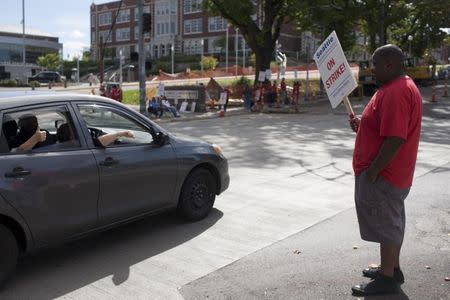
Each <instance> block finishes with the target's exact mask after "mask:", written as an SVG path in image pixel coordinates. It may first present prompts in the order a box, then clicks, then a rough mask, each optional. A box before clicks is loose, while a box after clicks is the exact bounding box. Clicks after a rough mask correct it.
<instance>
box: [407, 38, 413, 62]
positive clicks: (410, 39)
mask: <svg viewBox="0 0 450 300" xmlns="http://www.w3.org/2000/svg"><path fill="white" fill-rule="evenodd" d="M412 40H413V36H412V35H408V42H409V57H412V53H411V42H412Z"/></svg>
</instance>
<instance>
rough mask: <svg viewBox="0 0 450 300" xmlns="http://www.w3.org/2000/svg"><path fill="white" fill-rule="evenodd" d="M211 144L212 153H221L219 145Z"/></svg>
mask: <svg viewBox="0 0 450 300" xmlns="http://www.w3.org/2000/svg"><path fill="white" fill-rule="evenodd" d="M211 146H212V148H213V150H214V153H216V154H217V155H221V154H222V148H220V146H219V145H216V144H212V145H211Z"/></svg>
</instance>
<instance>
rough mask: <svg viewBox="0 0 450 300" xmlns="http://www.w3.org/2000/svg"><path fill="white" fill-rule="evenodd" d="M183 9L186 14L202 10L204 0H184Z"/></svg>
mask: <svg viewBox="0 0 450 300" xmlns="http://www.w3.org/2000/svg"><path fill="white" fill-rule="evenodd" d="M183 11H184V13H185V14H190V13H195V12H200V11H202V0H184V2H183Z"/></svg>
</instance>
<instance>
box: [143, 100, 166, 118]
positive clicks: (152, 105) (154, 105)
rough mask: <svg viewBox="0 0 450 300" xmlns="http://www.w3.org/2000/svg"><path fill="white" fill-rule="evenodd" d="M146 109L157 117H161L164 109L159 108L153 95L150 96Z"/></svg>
mask: <svg viewBox="0 0 450 300" xmlns="http://www.w3.org/2000/svg"><path fill="white" fill-rule="evenodd" d="M147 111H148V112H149V113H150V114H153V115H155V117H157V118H161V117H162V115H163V113H164V110H163V109H162V108H161V106H160V105H159V103H158V101H157V100H156V98H155V97H152V100H151V101H150V103H149V104H148V108H147Z"/></svg>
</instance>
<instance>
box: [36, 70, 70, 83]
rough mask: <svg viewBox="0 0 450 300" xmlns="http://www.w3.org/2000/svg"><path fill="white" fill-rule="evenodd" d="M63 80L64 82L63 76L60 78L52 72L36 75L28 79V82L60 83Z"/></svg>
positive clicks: (56, 73) (59, 75)
mask: <svg viewBox="0 0 450 300" xmlns="http://www.w3.org/2000/svg"><path fill="white" fill-rule="evenodd" d="M65 80H66V77H65V76H62V75H61V74H59V73H58V72H54V71H44V72H40V73H37V74H36V75H34V76H31V77H29V78H28V82H30V81H37V82H40V83H49V82H62V81H65Z"/></svg>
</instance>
